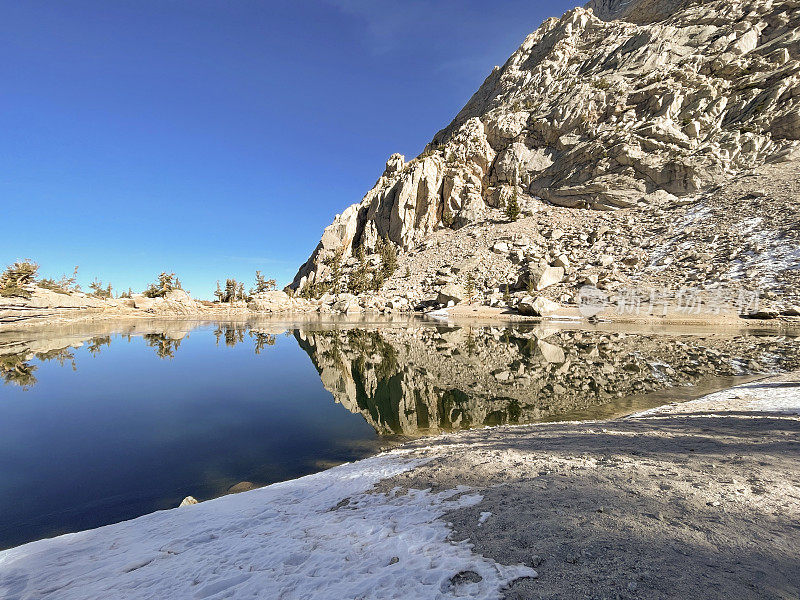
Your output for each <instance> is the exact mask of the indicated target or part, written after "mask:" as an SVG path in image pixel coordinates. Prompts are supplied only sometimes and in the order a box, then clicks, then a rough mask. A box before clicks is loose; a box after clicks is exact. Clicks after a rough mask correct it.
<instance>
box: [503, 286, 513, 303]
mask: <svg viewBox="0 0 800 600" xmlns="http://www.w3.org/2000/svg"><path fill="white" fill-rule="evenodd" d="M503 302H505V303H506V305H508V304H511V291H510V290H509V289H508V284H506V289H505V291H504V292H503Z"/></svg>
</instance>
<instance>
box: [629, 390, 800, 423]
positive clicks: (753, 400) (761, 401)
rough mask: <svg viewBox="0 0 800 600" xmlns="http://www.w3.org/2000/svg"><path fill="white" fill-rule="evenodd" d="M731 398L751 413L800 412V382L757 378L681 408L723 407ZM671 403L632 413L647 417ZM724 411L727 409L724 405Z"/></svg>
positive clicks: (684, 403) (687, 403) (740, 407)
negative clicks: (714, 405)
mask: <svg viewBox="0 0 800 600" xmlns="http://www.w3.org/2000/svg"><path fill="white" fill-rule="evenodd" d="M731 401H735V402H737V403H741V404H740V405H739V406H738V408H739V409H741V410H746V411H750V412H769V413H783V414H793V415H800V381H755V382H753V383H746V384H743V385H737V386H736V387H732V388H730V389H727V390H723V391H721V392H715V393H713V394H709V395H707V396H703V397H702V398H698V399H696V400H690V401H689V402H683V403H681V404H680V407H681V409H691V407H692V406H704V407H705V406H708V405H712V409H713V404H714V403H715V402H716V403H719V405H720V406H722V407H724V406H725V405H726V404H728V403H730V402H731ZM669 408H670V407H669V406H660V407H658V408H652V409H650V410H645V411H642V412H638V413H636V414H633V415H630V416H631V417H648V416H653V415H658V414H662V413H663V412H664V411H665V410H667V411H668V410H669ZM722 410H724V408H722Z"/></svg>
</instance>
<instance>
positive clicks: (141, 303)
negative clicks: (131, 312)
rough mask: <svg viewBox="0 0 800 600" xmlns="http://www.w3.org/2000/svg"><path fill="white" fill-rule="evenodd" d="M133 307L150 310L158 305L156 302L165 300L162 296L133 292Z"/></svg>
mask: <svg viewBox="0 0 800 600" xmlns="http://www.w3.org/2000/svg"><path fill="white" fill-rule="evenodd" d="M131 300H133V307H134V308H137V309H139V310H150V309H153V308H155V307H156V304H159V303H160V302H163V300H162V299H161V298H148V297H147V296H145V295H144V294H133V295H132V296H131Z"/></svg>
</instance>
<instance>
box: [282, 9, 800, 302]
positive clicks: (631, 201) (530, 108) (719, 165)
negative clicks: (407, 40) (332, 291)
mask: <svg viewBox="0 0 800 600" xmlns="http://www.w3.org/2000/svg"><path fill="white" fill-rule="evenodd" d="M613 19H617V20H613ZM619 19H622V20H619ZM799 60H800V2H798V0H755V1H747V2H745V1H741V0H724V1H719V0H717V1H711V2H694V1H690V0H640V1H639V2H633V1H632V0H592V2H590V3H589V5H587V8H576V9H575V10H572V11H570V12H568V13H566V14H565V15H564V16H563V17H562V18H560V19H555V18H553V19H549V20H547V21H545V23H543V24H542V26H541V27H540V28H539V29H537V30H536V31H535V32H534V33H532V34H531V35H529V36H528V38H527V39H526V40H525V41H524V42H523V44H522V45H521V46H520V48H519V49H518V50H517V51H516V52H515V53H514V54H513V55H512V56H511V57H510V58H509V60H508V61H507V62H506V63H505V64H504V65H503V66H502V67H496V68H495V69H494V70H493V71H492V73H491V74H490V75H489V77H487V79H486V81H485V82H484V83H483V85H482V86H481V87H480V89H479V90H478V91H477V92H476V93H475V95H474V96H473V97H472V98H471V99H470V100H469V102H468V103H467V104H466V106H465V107H464V108H463V109H462V110H461V111H460V112H459V113H458V115H457V116H456V118H455V119H454V120H453V122H452V123H450V125H448V126H447V127H446V128H445V129H443V130H441V131H440V132H438V133H437V134H436V135H435V136H434V137H433V140H432V141H431V143H430V144H429V145H428V147H427V148H426V150H425V152H424V153H423V154H421V155H420V156H419V157H417V158H415V159H413V160H411V161H408V162H406V161H405V159H404V157H403V156H401V155H398V154H395V155H393V156H392V157H390V158H389V160H388V162H387V164H386V168H385V171H384V173H383V174H382V175H381V177H380V178H379V179H378V181H377V183H376V185H375V187H374V188H373V189H372V190H370V191H369V192H368V193H367V195H366V196H365V197H364V199H363V200H362V201H361V202H360V203H358V204H354V205H352V206H351V207H349V208H347V209H346V210H345V211H344V212H343V213H342V214H340V215H338V216H337V217H336V219H335V220H334V222H333V223H332V224H331V225H330V226H329V227H328V228H326V230H325V232H324V233H323V236H322V240H321V242H320V244H319V246H318V247H317V248H316V250H315V251H314V253H313V254H312V256H311V257H310V258H309V260H308V261H307V262H306V263H305V264H304V265H303V266H302V267H301V268H300V270H299V271H298V273H297V275H296V277H295V279H294V281H293V283H292V284H291V287H292V288H294V289H298V288H302V287H303V286H305V285H306V284H307V283H323V282H325V281H328V280H329V279H330V268H329V267H328V266H327V265H326V264H325V263H326V262H327V260H328V259H329V258H330V257H332V256H334V255H335V254H336V253H341V255H342V256H343V259H344V260H345V261H346V260H347V259H348V258H349V257H352V255H353V254H354V250H355V248H357V247H359V246H362V245H363V246H364V247H365V249H366V250H367V252H370V251H372V250H373V249H374V248H375V244H376V242H377V240H378V238H379V237H385V238H388V239H389V240H390V241H391V242H393V243H394V244H396V245H397V246H398V247H399V248H400V249H402V250H409V249H412V248H415V247H417V246H418V245H419V244H420V243H421V242H422V241H423V240H424V239H425V238H426V237H427V236H429V235H430V234H431V233H433V232H435V231H437V230H447V229H459V228H461V227H464V226H465V225H469V224H474V223H476V222H480V221H483V220H485V219H486V217H487V214H489V213H490V212H491V210H492V209H498V208H502V207H503V206H505V204H506V202H507V201H508V199H509V198H510V197H511V196H512V195H513V193H514V189H515V188H516V190H517V194H518V197H519V198H520V203H521V204H522V206H523V209H524V210H527V211H535V210H537V207H539V206H543V205H550V206H557V207H564V208H568V209H596V210H615V209H620V208H625V209H631V210H636V209H639V208H644V207H647V206H650V205H652V204H655V203H664V202H665V201H668V202H669V201H674V200H675V197H682V196H692V195H697V194H699V193H700V192H702V191H704V190H708V189H709V188H710V187H711V186H713V185H717V184H719V183H721V182H724V181H727V180H728V179H729V178H731V177H732V176H733V175H736V174H738V173H740V172H742V171H744V170H748V169H751V168H753V167H755V166H758V165H761V164H764V163H766V162H780V161H787V160H793V159H794V158H796V157H797V156H798V154H799V153H798V148H800V141H798V140H800V73H799V71H800V70H799V69H798V66H800V62H799ZM640 233H645V234H646V232H640Z"/></svg>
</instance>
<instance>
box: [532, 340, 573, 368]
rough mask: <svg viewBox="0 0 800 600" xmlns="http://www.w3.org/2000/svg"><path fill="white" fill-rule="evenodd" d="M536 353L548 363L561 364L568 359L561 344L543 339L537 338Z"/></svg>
mask: <svg viewBox="0 0 800 600" xmlns="http://www.w3.org/2000/svg"><path fill="white" fill-rule="evenodd" d="M536 355H537V356H540V357H541V358H543V359H544V361H545V362H548V363H554V364H558V365H560V364H563V363H564V362H565V361H566V357H565V356H564V350H562V349H561V347H560V346H556V345H555V344H550V343H548V342H544V341H542V340H537V342H536Z"/></svg>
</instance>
